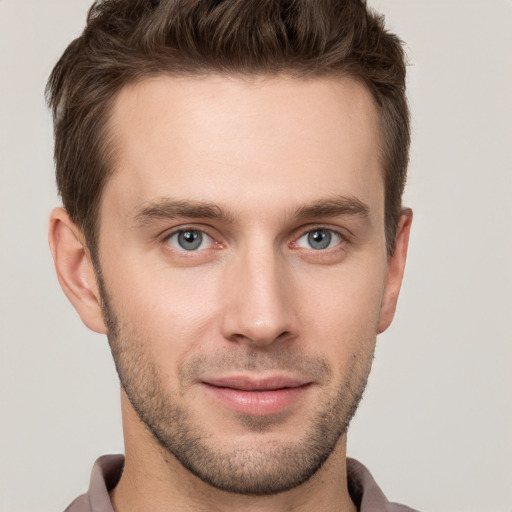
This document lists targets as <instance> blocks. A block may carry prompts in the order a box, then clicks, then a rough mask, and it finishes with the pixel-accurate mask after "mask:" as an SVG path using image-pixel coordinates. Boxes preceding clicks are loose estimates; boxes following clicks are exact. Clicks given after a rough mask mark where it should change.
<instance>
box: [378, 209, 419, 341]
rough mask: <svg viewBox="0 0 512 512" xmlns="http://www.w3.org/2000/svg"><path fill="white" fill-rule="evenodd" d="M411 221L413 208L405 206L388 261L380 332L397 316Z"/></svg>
mask: <svg viewBox="0 0 512 512" xmlns="http://www.w3.org/2000/svg"><path fill="white" fill-rule="evenodd" d="M411 223H412V210H410V209H409V208H405V209H404V210H403V211H402V215H401V216H400V219H399V221H398V226H397V232H396V237H395V248H394V251H393V254H392V255H391V256H390V258H389V261H388V275H387V279H386V286H385V288H384V295H383V298H382V305H381V309H380V318H379V323H378V334H380V333H381V332H384V331H385V330H386V329H387V328H388V327H389V326H390V325H391V322H392V320H393V317H394V316H395V310H396V304H397V302H398V294H399V293H400V287H401V286H402V278H403V275H404V270H405V260H406V259H407V247H408V245H409V233H410V232H411Z"/></svg>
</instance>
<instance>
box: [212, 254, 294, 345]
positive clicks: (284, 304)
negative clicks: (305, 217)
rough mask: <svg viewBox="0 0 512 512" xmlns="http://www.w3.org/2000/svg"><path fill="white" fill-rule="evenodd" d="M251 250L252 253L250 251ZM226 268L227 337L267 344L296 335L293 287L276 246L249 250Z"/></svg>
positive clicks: (225, 313) (223, 294)
mask: <svg viewBox="0 0 512 512" xmlns="http://www.w3.org/2000/svg"><path fill="white" fill-rule="evenodd" d="M247 253H251V254H247ZM247 253H245V254H243V255H239V257H238V258H236V261H234V262H232V263H231V264H230V265H229V269H226V278H225V279H224V283H223V291H222V296H223V297H224V300H223V314H222V320H221V322H222V325H221V329H222V332H223V335H224V337H225V339H228V340H230V341H233V342H237V343H246V344H250V345H252V346H259V347H265V346H268V345H270V344H272V343H274V342H276V341H278V340H280V341H284V340H290V339H291V338H293V337H295V336H296V332H295V329H296V326H295V320H294V314H293V302H292V301H293V290H292V283H291V279H290V277H289V272H287V269H286V268H285V263H284V262H283V261H281V260H280V259H279V256H278V255H277V254H275V251H274V250H273V249H270V250H267V251H264V250H263V249H261V247H260V250H258V251H247Z"/></svg>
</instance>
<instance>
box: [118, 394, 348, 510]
mask: <svg viewBox="0 0 512 512" xmlns="http://www.w3.org/2000/svg"><path fill="white" fill-rule="evenodd" d="M122 409H123V430H124V436H125V452H126V460H125V466H124V471H123V474H122V477H121V479H120V481H119V483H118V484H117V486H116V487H115V488H114V489H113V490H112V491H111V499H112V504H113V507H114V510H115V511H116V512H135V511H137V512H150V511H151V512H164V511H166V512H167V511H169V510H176V511H178V510H179V511H180V512H188V511H190V512H192V511H194V512H203V511H204V512H217V511H219V512H220V511H222V512H235V511H239V510H245V511H248V512H267V511H269V512H270V511H272V512H285V511H292V510H293V511H294V512H303V511H304V512H305V511H307V512H316V511H318V512H320V511H322V512H331V511H332V512H356V507H355V506H354V504H353V503H352V501H351V499H350V496H349V493H348V487H347V472H346V437H345V436H343V437H342V438H340V440H339V441H338V443H337V445H336V447H335V449H334V450H333V452H332V453H331V455H330V456H329V458H328V459H327V461H326V462H325V463H324V465H323V466H322V467H321V468H320V470H319V471H317V473H315V474H314V475H313V476H312V477H311V478H310V479H309V480H308V481H307V482H305V483H303V484H301V485H299V486H298V487H295V488H294V489H291V490H288V491H284V492H281V493H279V494H274V495H269V496H252V495H251V496H247V495H240V494H234V493H230V492H226V491H222V490H219V489H216V488H214V487H212V486H211V485H209V484H207V483H205V482H203V481H202V480H200V479H199V478H198V477H196V476H195V475H193V474H192V473H191V472H190V471H189V470H187V469H186V468H185V467H183V466H182V465H181V463H180V462H179V461H178V460H177V459H176V458H175V457H174V456H173V455H171V454H170V453H169V452H167V450H165V449H164V448H162V447H161V446H160V445H159V444H158V442H157V441H156V440H155V438H154V437H153V436H152V434H151V433H150V432H149V431H148V430H147V428H146V427H145V425H144V424H143V423H142V422H141V421H140V419H139V418H138V416H137V414H136V413H135V411H134V410H133V408H132V406H131V404H130V403H129V401H128V400H127V398H126V396H124V393H123V397H122Z"/></svg>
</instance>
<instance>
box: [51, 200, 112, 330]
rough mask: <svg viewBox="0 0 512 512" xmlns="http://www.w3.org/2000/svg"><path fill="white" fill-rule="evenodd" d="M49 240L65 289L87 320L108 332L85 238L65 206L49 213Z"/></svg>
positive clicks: (61, 283) (61, 282)
mask: <svg viewBox="0 0 512 512" xmlns="http://www.w3.org/2000/svg"><path fill="white" fill-rule="evenodd" d="M48 241H49V243H50V250H51V253H52V256H53V261H54V264H55V270H56V272H57V278H58V280H59V283H60V285H61V287H62V290H63V291H64V293H65V294H66V296H67V298H68V299H69V300H70V302H71V303H72V304H73V306H74V308H75V309H76V310H77V312H78V314H79V315H80V318H81V319H82V321H83V322H84V324H85V325H86V326H87V327H89V329H91V330H93V331H95V332H98V333H101V334H106V332H107V329H106V327H105V323H104V321H103V315H102V311H101V297H100V294H99V289H98V284H97V281H96V275H95V273H94V267H93V264H92V261H91V257H90V254H89V252H88V250H87V248H86V244H85V238H84V236H83V233H82V232H81V230H80V229H79V228H78V227H77V226H76V225H75V224H74V222H73V221H72V220H71V219H70V218H69V215H68V213H67V212H66V210H64V208H55V210H53V211H52V213H51V215H50V226H49V232H48Z"/></svg>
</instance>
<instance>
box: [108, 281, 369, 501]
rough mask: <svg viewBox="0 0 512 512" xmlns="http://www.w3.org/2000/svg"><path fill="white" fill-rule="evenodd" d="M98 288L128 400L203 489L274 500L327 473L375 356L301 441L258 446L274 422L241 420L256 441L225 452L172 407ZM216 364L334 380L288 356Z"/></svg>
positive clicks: (358, 364)
mask: <svg viewBox="0 0 512 512" xmlns="http://www.w3.org/2000/svg"><path fill="white" fill-rule="evenodd" d="M99 282H100V290H101V292H102V299H103V304H102V306H103V316H104V319H105V323H106V325H107V327H108V340H109V344H110V348H111V351H112V355H113V358H114V362H115V365H116V369H117V372H118V375H119V379H120V382H121V386H122V388H123V389H124V391H125V393H126V396H127V397H128V399H129V401H130V403H131V405H132V406H133V408H134V410H135V411H136V413H137V415H138V416H139V418H140V419H141V421H142V422H143V423H144V424H145V425H146V427H147V428H148V430H149V431H150V432H151V433H152V435H153V436H154V438H155V439H156V440H157V442H158V443H159V444H160V446H161V447H162V448H163V449H164V450H165V452H166V453H168V454H170V455H171V456H172V457H174V458H175V459H177V460H178V461H179V462H180V463H181V464H182V466H184V467H185V468H186V469H187V470H189V471H190V472H191V473H192V474H194V475H195V476H197V477H199V478H200V479H201V480H202V481H203V482H205V483H207V484H209V485H211V486H213V487H215V488H217V489H220V490H222V491H226V492H231V493H236V494H242V495H258V496H263V495H272V494H277V493H280V492H284V491H287V490H290V489H293V488H294V487H297V486H299V485H301V484H302V483H304V482H306V481H307V480H309V479H310V478H311V477H312V476H313V475H314V474H315V473H316V472H317V471H318V470H319V469H320V468H321V467H322V465H323V464H324V462H325V461H326V460H327V459H328V457H329V455H330V454H331V453H332V452H333V450H334V449H335V447H336V445H337V443H338V442H339V440H340V438H341V437H342V436H343V435H344V434H345V433H346V432H347V429H348V426H349V423H350V421H351V419H352V418H353V416H354V414H355V412H356V410H357V407H358V405H359V402H360V400H361V398H362V396H363V393H364V389H365V387H366V383H367V380H368V375H369V373H370V369H371V363H372V359H373V348H372V349H371V350H369V351H366V352H365V353H364V354H362V355H361V356H360V357H355V356H354V357H353V364H352V365H351V366H350V368H349V369H348V371H347V373H346V375H345V376H344V378H343V381H342V383H341V384H340V386H339V388H338V390H337V392H336V393H334V394H333V396H331V397H330V398H328V399H325V401H323V402H322V403H321V404H319V405H318V407H317V410H316V414H314V423H313V424H311V425H310V426H309V428H308V429H307V430H306V431H305V434H304V435H303V436H302V438H301V439H300V440H298V441H295V442H288V443H286V442H278V441H266V442H259V441H258V438H257V437H258V435H262V434H264V433H265V432H266V431H267V430H268V429H269V428H271V427H272V420H269V419H268V418H266V417H254V416H248V417H246V416H240V424H241V425H243V426H244V427H245V428H246V429H247V431H248V432H253V433H254V440H253V442H252V443H251V444H250V445H247V444H245V443H238V444H237V443H234V444H232V445H231V446H230V447H228V448H226V447H224V446H223V447H220V446H218V445H216V444H215V440H214V436H213V435H212V432H210V431H209V430H208V426H207V425H201V424H198V423H197V421H195V420H194V418H192V416H191V414H190V412H189V411H188V410H187V409H186V408H185V407H183V406H181V405H180V403H179V399H178V400H175V399H174V396H177V397H178V398H179V393H177V394H176V395H174V396H173V395H171V394H170V393H169V392H167V391H166V390H165V388H164V385H163V383H164V379H163V378H162V377H161V375H160V372H159V370H158V368H157V366H156V365H155V363H154V361H153V360H151V359H150V358H149V357H148V354H147V353H146V352H145V351H144V348H143V347H144V345H145V343H144V342H143V341H142V339H141V337H140V336H138V335H137V334H136V333H135V332H133V329H132V328H130V327H129V326H126V325H121V323H120V322H119V320H118V318H117V316H116V314H115V312H114V311H113V309H112V307H111V306H110V303H109V300H108V295H107V292H106V289H105V286H104V283H103V281H102V280H101V275H100V277H99ZM370 343H371V344H372V347H373V343H372V342H370ZM290 362H292V363H290ZM202 364H203V365H204V364H205V361H204V360H203V359H202V358H197V359H196V360H194V361H193V362H191V364H190V365H189V372H190V373H193V372H194V371H197V369H198V368H201V365H202ZM215 364H216V365H219V364H220V365H221V366H222V365H224V366H226V367H230V368H237V369H245V370H251V369H258V370H269V369H289V368H290V365H292V367H293V368H295V369H296V368H297V367H303V368H306V367H307V368H308V369H310V368H311V366H312V365H313V366H314V367H316V370H317V373H319V374H323V376H324V377H325V376H326V375H328V374H329V373H330V372H331V370H330V365H329V362H328V361H325V360H323V359H320V358H317V359H313V360H312V359H311V358H308V359H305V358H304V357H300V356H297V355H293V354H290V353H289V351H288V350H287V351H286V353H284V352H282V351H276V352H275V353H274V354H266V355H265V354H264V355H263V356H262V355H261V352H258V353H246V354H244V355H243V356H241V357H237V358H236V360H233V358H232V357H227V358H221V360H219V361H216V362H215ZM181 402H182V403H184V402H185V401H184V400H181ZM300 419H301V418H298V421H300Z"/></svg>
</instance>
